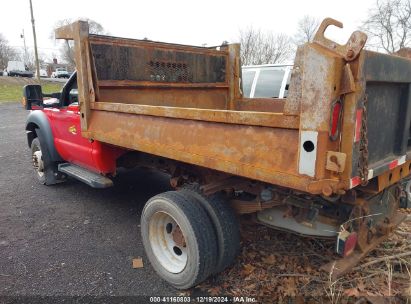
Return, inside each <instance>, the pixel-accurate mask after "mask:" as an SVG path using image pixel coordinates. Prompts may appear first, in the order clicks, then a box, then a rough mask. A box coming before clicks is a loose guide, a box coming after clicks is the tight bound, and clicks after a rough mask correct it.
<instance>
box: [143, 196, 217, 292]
mask: <svg viewBox="0 0 411 304" xmlns="http://www.w3.org/2000/svg"><path fill="white" fill-rule="evenodd" d="M141 235H142V240H143V245H144V248H145V251H146V254H147V257H148V259H149V260H150V263H151V265H152V266H153V268H154V269H155V270H156V272H157V273H158V275H159V276H160V277H161V278H163V279H164V280H166V281H167V282H168V283H170V284H171V285H173V286H174V287H175V288H177V289H187V288H190V287H193V286H195V285H197V284H199V283H200V282H202V281H203V280H205V279H206V278H207V277H208V276H209V275H210V274H211V273H212V271H213V269H214V267H215V265H216V256H217V243H216V236H215V233H214V229H213V226H212V223H211V221H210V219H209V217H208V215H207V213H206V212H205V211H204V209H203V208H202V207H201V206H200V205H199V204H198V203H197V202H196V201H191V200H190V199H188V197H186V196H185V195H183V194H182V193H178V192H176V191H169V192H165V193H162V194H159V195H156V196H154V197H152V198H151V199H150V200H149V201H148V202H147V203H146V205H145V206H144V209H143V213H142V215H141Z"/></svg>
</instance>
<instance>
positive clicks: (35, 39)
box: [29, 0, 40, 83]
mask: <svg viewBox="0 0 411 304" xmlns="http://www.w3.org/2000/svg"><path fill="white" fill-rule="evenodd" d="M29 1H30V13H31V25H32V27H33V39H34V56H35V59H36V70H37V80H38V82H39V83H40V65H39V54H38V53H37V38H36V26H35V25H34V16H33V4H32V3H31V0H29Z"/></svg>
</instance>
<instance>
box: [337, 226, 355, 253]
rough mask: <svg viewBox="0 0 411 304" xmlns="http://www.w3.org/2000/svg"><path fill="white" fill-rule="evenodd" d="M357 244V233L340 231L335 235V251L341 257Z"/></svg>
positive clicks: (352, 249) (350, 251)
mask: <svg viewBox="0 0 411 304" xmlns="http://www.w3.org/2000/svg"><path fill="white" fill-rule="evenodd" d="M356 245H357V233H355V232H348V231H346V230H344V231H341V232H340V233H339V234H338V237H337V246H336V248H335V251H337V253H338V254H339V255H342V256H343V257H346V256H349V255H350V254H351V253H352V252H353V251H354V249H355V246H356Z"/></svg>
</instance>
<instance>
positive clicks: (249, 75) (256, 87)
mask: <svg viewBox="0 0 411 304" xmlns="http://www.w3.org/2000/svg"><path fill="white" fill-rule="evenodd" d="M292 68H293V66H292V65H282V64H264V65H249V66H243V67H242V74H243V77H242V78H243V79H242V83H243V95H244V97H247V98H285V97H287V95H288V86H289V83H290V77H291V71H292Z"/></svg>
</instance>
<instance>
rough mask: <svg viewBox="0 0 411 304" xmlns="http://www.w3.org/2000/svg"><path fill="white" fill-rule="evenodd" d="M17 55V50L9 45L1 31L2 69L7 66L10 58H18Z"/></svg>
mask: <svg viewBox="0 0 411 304" xmlns="http://www.w3.org/2000/svg"><path fill="white" fill-rule="evenodd" d="M17 57H18V53H17V51H16V50H15V49H14V48H12V47H11V46H9V43H8V41H7V40H6V38H4V36H3V35H2V34H1V33H0V71H1V70H2V69H4V68H5V67H7V63H8V62H9V61H10V60H16V59H17Z"/></svg>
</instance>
